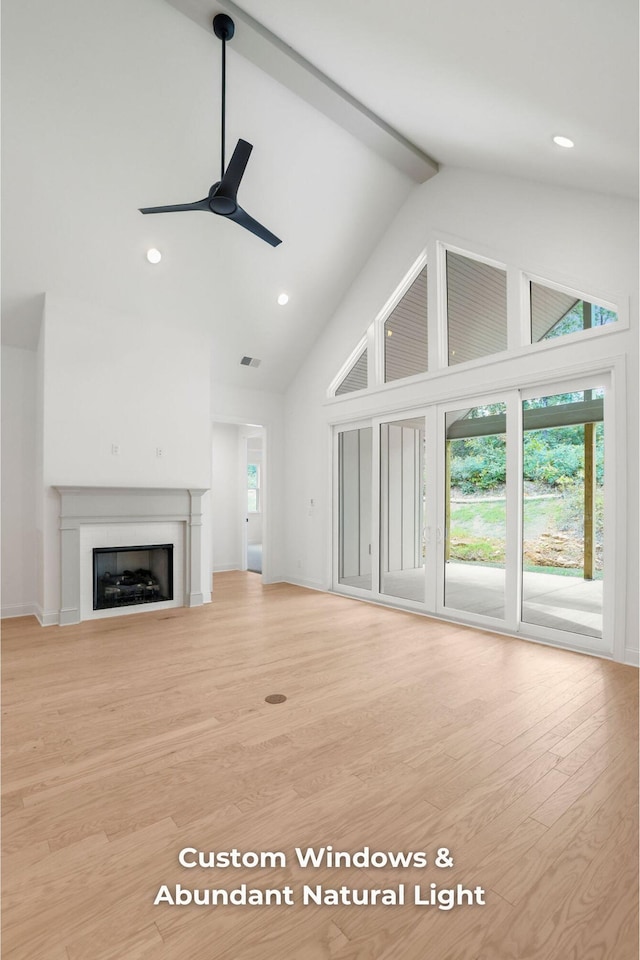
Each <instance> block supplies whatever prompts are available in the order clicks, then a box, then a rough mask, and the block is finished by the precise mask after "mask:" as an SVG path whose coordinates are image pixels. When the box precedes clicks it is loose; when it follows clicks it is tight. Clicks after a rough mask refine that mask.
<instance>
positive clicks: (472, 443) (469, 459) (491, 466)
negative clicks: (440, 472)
mask: <svg viewBox="0 0 640 960" xmlns="http://www.w3.org/2000/svg"><path fill="white" fill-rule="evenodd" d="M505 452H506V451H505V437H504V435H499V436H489V437H469V438H467V439H465V440H452V441H451V483H452V485H453V486H454V487H459V488H460V490H462V492H463V493H474V492H476V491H481V490H491V489H492V488H493V487H496V486H498V485H500V484H503V483H504V482H505V479H506V458H505Z"/></svg>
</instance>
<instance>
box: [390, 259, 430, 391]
mask: <svg viewBox="0 0 640 960" xmlns="http://www.w3.org/2000/svg"><path fill="white" fill-rule="evenodd" d="M383 333H384V381H385V383H389V382H390V381H391V380H401V379H403V378H404V377H412V376H414V375H415V374H417V373H425V372H426V371H427V369H428V366H427V268H426V267H424V268H423V270H421V271H420V273H419V274H418V276H417V277H416V279H415V280H414V281H413V283H412V284H411V286H410V287H409V289H408V290H407V292H406V293H405V295H404V296H403V297H402V299H401V300H400V301H399V303H397V304H396V306H395V307H394V308H393V310H392V311H391V313H390V314H389V316H388V317H387V319H386V321H385V324H384V331H383Z"/></svg>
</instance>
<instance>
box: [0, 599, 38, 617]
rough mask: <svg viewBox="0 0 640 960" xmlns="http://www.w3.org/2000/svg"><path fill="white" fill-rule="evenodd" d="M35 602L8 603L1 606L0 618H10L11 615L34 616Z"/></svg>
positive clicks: (35, 614)
mask: <svg viewBox="0 0 640 960" xmlns="http://www.w3.org/2000/svg"><path fill="white" fill-rule="evenodd" d="M36 616H37V613H36V604H35V603H10V604H9V605H8V606H6V607H3V608H2V612H0V619H2V620H10V619H11V618H12V617H36Z"/></svg>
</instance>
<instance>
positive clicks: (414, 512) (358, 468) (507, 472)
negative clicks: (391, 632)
mask: <svg viewBox="0 0 640 960" xmlns="http://www.w3.org/2000/svg"><path fill="white" fill-rule="evenodd" d="M608 388H609V383H608V380H607V378H606V377H600V378H598V380H592V381H589V380H587V379H583V380H582V381H566V382H558V383H550V384H548V385H547V386H545V387H544V388H540V387H538V388H537V389H536V388H534V387H532V388H528V389H526V390H518V389H515V388H513V389H511V390H505V391H503V392H502V393H501V394H492V395H486V396H482V395H478V396H474V397H466V398H464V399H460V400H458V401H455V400H454V401H451V402H448V403H443V404H437V405H435V404H434V405H431V406H428V407H424V408H422V409H418V410H411V411H407V413H406V414H404V415H403V416H400V417H395V418H383V417H380V418H376V419H373V420H370V421H368V422H366V424H363V423H359V424H356V425H354V426H353V427H349V428H338V430H337V441H336V455H337V469H336V484H337V497H336V504H337V520H336V528H335V530H336V539H337V549H336V553H335V564H336V567H335V569H336V576H335V579H334V583H335V584H336V588H337V589H340V590H341V592H352V593H354V595H364V594H365V593H366V594H367V595H368V596H370V597H371V598H372V599H377V600H382V601H384V600H387V601H393V602H394V603H395V602H397V603H398V604H399V605H401V606H404V607H407V608H410V609H416V610H420V611H421V612H425V613H435V614H436V615H439V616H442V617H445V618H450V619H455V620H461V621H464V622H468V623H476V624H478V625H480V626H483V627H487V628H491V627H494V628H496V629H498V630H505V631H508V632H510V633H518V632H521V633H523V634H525V635H526V636H529V637H532V638H534V639H540V640H545V641H551V642H554V641H555V642H558V643H565V644H568V645H570V646H571V645H573V646H577V647H580V648H584V649H591V650H594V651H597V652H602V653H607V652H609V650H610V640H609V637H610V635H611V634H612V627H611V619H610V620H609V627H608V628H607V620H606V617H605V615H604V614H605V606H606V604H607V603H608V607H607V609H608V610H609V611H610V613H609V617H610V618H611V616H612V615H613V614H612V613H611V610H612V604H611V602H610V601H607V600H606V597H607V596H608V595H607V594H606V592H605V591H606V579H605V557H606V555H607V553H606V550H605V499H606V493H605V434H606V431H607V428H606V425H605V410H606V409H607V406H606V404H607V403H608V402H609V401H605V392H606V390H607V389H608ZM608 456H609V460H608V461H607V463H608V464H609V467H607V471H609V470H610V469H612V462H613V461H612V455H611V452H609V454H608ZM608 509H611V507H610V506H609V508H608ZM609 555H610V554H609ZM603 637H605V638H607V643H604V642H603Z"/></svg>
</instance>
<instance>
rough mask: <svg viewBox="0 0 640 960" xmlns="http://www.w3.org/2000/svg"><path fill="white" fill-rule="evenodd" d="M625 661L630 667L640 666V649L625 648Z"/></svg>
mask: <svg viewBox="0 0 640 960" xmlns="http://www.w3.org/2000/svg"><path fill="white" fill-rule="evenodd" d="M624 662H625V663H627V664H628V665H629V666H630V667H640V650H625V652H624Z"/></svg>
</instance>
